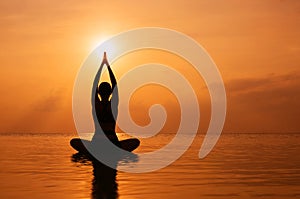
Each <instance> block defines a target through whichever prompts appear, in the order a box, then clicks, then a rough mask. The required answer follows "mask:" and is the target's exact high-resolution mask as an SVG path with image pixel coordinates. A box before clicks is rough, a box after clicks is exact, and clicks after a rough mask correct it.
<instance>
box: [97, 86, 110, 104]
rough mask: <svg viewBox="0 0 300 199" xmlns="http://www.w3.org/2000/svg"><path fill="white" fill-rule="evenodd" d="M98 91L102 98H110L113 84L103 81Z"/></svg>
mask: <svg viewBox="0 0 300 199" xmlns="http://www.w3.org/2000/svg"><path fill="white" fill-rule="evenodd" d="M98 93H99V94H100V96H101V99H102V100H108V98H109V96H110V95H111V93H112V90H111V86H110V84H109V83H108V82H102V83H101V84H100V85H99V87H98Z"/></svg>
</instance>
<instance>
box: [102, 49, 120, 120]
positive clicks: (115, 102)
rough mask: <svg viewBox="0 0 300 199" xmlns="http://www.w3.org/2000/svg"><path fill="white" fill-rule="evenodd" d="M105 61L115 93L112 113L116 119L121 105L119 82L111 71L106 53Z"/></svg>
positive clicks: (112, 99) (113, 94) (112, 98)
mask: <svg viewBox="0 0 300 199" xmlns="http://www.w3.org/2000/svg"><path fill="white" fill-rule="evenodd" d="M103 59H104V62H105V64H106V65H107V69H108V73H109V78H110V82H111V89H112V91H113V92H112V97H111V101H112V111H113V114H114V115H115V117H117V115H118V105H119V91H118V86H117V80H116V77H115V75H114V73H113V71H112V70H111V68H110V65H109V63H108V61H107V57H106V53H104V57H103Z"/></svg>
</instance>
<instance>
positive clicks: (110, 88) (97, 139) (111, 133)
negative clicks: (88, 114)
mask: <svg viewBox="0 0 300 199" xmlns="http://www.w3.org/2000/svg"><path fill="white" fill-rule="evenodd" d="M104 65H106V66H107V69H108V72H109V77H110V81H111V85H110V84H109V83H108V82H102V83H101V84H100V85H99V86H98V84H99V80H100V75H101V72H102V70H103V67H104ZM111 95H112V97H111V99H110V96H111ZM91 103H92V114H93V119H94V126H95V134H94V136H93V138H92V140H91V142H90V141H88V140H82V139H79V138H74V139H72V140H71V141H70V144H71V146H72V147H73V148H74V149H76V150H77V151H79V152H81V153H84V154H87V155H90V153H89V151H88V150H87V149H86V147H88V146H91V145H93V146H99V145H100V146H101V144H103V143H104V142H103V139H104V137H103V136H106V137H107V138H108V139H109V140H110V141H111V142H112V143H114V144H115V145H116V146H118V147H120V148H122V149H124V150H126V151H133V150H134V149H136V148H137V147H138V146H139V144H140V141H139V140H138V139H136V138H131V139H126V140H122V141H119V139H118V137H117V134H116V131H115V128H116V118H117V116H118V104H119V94H118V87H117V81H116V78H115V76H114V73H113V72H112V70H111V68H110V65H109V63H108V61H107V58H106V53H105V52H104V56H103V59H102V62H101V65H100V68H99V70H98V72H97V74H96V76H95V79H94V83H93V87H92V97H91ZM83 143H84V144H83Z"/></svg>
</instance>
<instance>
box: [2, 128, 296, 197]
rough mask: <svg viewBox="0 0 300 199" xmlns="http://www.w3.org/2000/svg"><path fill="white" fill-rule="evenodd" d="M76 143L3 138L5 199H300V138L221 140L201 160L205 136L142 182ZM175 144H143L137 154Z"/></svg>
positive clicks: (55, 137) (59, 137)
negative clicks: (83, 152)
mask: <svg viewBox="0 0 300 199" xmlns="http://www.w3.org/2000/svg"><path fill="white" fill-rule="evenodd" d="M74 136H76V135H70V134H0V146H1V153H0V179H1V181H0V198H3V199H5V198H23V199H27V198H28V199H29V198H30V199H34V198H64V199H68V198H72V199H73V198H93V197H94V198H101V197H103V196H104V195H109V196H112V197H119V198H121V199H126V198H130V199H134V198H143V199H147V198H153V199H156V198H167V199H168V198H220V199H222V198H272V199H273V198H280V199H281V198H283V199H284V198H300V157H299V151H300V145H299V142H300V134H222V136H221V138H220V140H219V142H218V144H217V145H216V147H215V148H214V150H213V151H212V152H211V153H210V154H209V155H208V156H207V157H206V158H205V159H202V160H200V159H198V152H199V148H200V146H201V143H202V140H203V136H200V135H199V136H197V138H196V140H195V141H194V142H193V144H192V146H191V147H190V148H189V150H188V151H187V152H186V153H185V154H184V155H183V156H182V157H181V158H180V159H179V160H177V161H176V162H174V163H173V164H171V165H170V166H168V167H166V168H164V169H161V170H159V171H156V172H151V173H144V174H131V173H124V172H120V171H118V172H113V171H111V170H110V169H108V168H105V167H101V166H99V165H95V164H93V163H92V162H90V161H87V160H85V159H82V158H81V157H78V156H76V155H74V154H76V152H75V151H74V150H73V149H72V148H71V147H70V146H69V140H70V139H71V138H72V137H74ZM120 137H122V138H125V135H120ZM172 137H173V135H172V134H161V135H159V136H158V137H155V138H152V139H147V140H142V142H141V146H140V147H139V149H138V150H137V151H136V153H139V152H147V151H153V150H155V149H157V148H159V147H162V146H163V145H164V144H166V143H167V142H169V141H170V140H171V139H172Z"/></svg>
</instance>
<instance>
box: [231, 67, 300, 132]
mask: <svg viewBox="0 0 300 199" xmlns="http://www.w3.org/2000/svg"><path fill="white" fill-rule="evenodd" d="M226 89H227V95H228V117H227V118H228V120H227V124H226V126H227V129H229V128H231V127H232V129H235V130H237V131H244V130H246V131H272V132H274V131H285V132H287V131H293V132H294V131H299V129H300V124H299V121H298V120H299V116H300V103H299V102H300V72H299V71H295V72H294V73H288V74H283V75H277V74H269V75H267V76H265V77H260V78H259V77H254V78H243V79H234V80H231V81H229V82H227V84H226Z"/></svg>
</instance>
